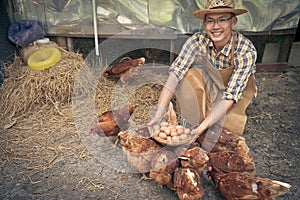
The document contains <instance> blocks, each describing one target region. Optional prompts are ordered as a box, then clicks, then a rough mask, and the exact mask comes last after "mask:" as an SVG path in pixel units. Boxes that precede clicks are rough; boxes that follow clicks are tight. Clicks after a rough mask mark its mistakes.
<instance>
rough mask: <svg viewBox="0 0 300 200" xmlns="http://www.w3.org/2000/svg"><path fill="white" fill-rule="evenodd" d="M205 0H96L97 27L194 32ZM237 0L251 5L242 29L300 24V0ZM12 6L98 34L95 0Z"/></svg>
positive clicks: (43, 0)
mask: <svg viewBox="0 0 300 200" xmlns="http://www.w3.org/2000/svg"><path fill="white" fill-rule="evenodd" d="M205 4H206V1H203V0H163V1H160V0H130V1H128V0H96V5H97V19H98V24H99V26H98V29H99V31H98V33H99V34H116V33H119V32H121V31H123V30H128V29H136V28H140V27H145V26H146V27H159V28H162V27H163V28H171V29H173V30H175V31H176V32H178V33H184V34H185V33H193V32H195V31H196V30H199V29H201V28H202V22H201V20H199V19H196V18H194V17H193V15H192V12H193V11H195V10H199V9H203V8H204V7H205ZM235 4H236V7H237V8H245V9H247V10H249V12H248V13H246V14H244V15H241V16H239V21H238V24H237V26H236V29H238V30H242V31H254V32H255V31H270V30H280V29H292V28H297V25H298V20H299V17H300V1H299V0H281V1H278V0H236V1H235ZM7 8H8V13H9V15H10V19H11V22H12V23H13V22H16V21H19V20H39V21H40V22H41V23H42V24H43V25H44V28H45V30H46V32H47V33H48V34H78V35H88V34H93V22H92V21H93V19H92V1H91V0H11V1H9V3H8V7H7Z"/></svg>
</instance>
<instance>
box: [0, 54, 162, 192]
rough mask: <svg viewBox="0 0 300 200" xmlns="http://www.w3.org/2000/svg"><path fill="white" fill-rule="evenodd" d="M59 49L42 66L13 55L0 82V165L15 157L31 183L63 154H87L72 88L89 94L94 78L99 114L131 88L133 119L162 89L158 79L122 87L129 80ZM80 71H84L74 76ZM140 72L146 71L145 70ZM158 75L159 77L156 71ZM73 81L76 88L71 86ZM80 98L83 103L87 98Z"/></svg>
mask: <svg viewBox="0 0 300 200" xmlns="http://www.w3.org/2000/svg"><path fill="white" fill-rule="evenodd" d="M60 50H61V53H62V59H61V60H60V61H59V62H58V63H56V64H55V65H54V66H52V67H51V68H48V69H45V70H42V71H34V70H31V69H30V68H29V67H28V66H27V65H26V64H24V63H23V62H22V61H21V59H20V58H19V57H16V58H15V61H14V63H12V64H11V65H9V66H8V67H7V69H6V70H5V80H4V83H3V85H2V86H1V87H0V109H1V116H0V166H1V167H2V166H4V165H9V164H10V163H17V164H18V171H17V172H16V173H17V174H18V175H19V176H20V177H22V178H25V179H28V180H29V181H30V183H32V184H36V183H40V182H42V181H44V179H43V178H41V176H39V174H40V173H41V172H43V171H45V170H49V169H50V168H52V167H53V166H55V165H57V163H59V162H60V161H62V160H68V159H70V157H73V158H75V159H78V160H85V159H86V158H87V157H89V154H88V153H87V152H86V147H85V146H84V144H82V142H81V139H80V137H79V135H78V130H77V128H76V126H75V122H74V116H73V115H74V112H73V110H72V106H73V105H72V98H74V93H75V96H76V95H78V96H85V95H86V94H89V92H90V91H88V90H89V89H90V88H91V86H89V84H90V83H91V82H95V85H96V88H95V91H94V94H93V95H94V96H92V98H93V101H94V103H95V108H94V109H95V110H96V112H97V114H101V113H102V112H104V111H107V110H110V109H111V108H112V105H113V104H114V103H116V102H117V103H118V102H123V100H124V99H128V94H129V95H130V97H129V102H134V103H137V104H139V106H138V108H137V109H136V111H135V112H134V113H133V116H132V118H133V120H134V121H136V122H137V123H139V124H145V123H146V122H148V121H149V120H150V118H149V117H150V116H149V110H150V109H151V106H152V105H155V104H156V103H157V100H158V96H159V94H160V91H161V89H162V85H160V84H156V83H147V84H142V83H141V86H140V87H138V88H133V89H132V90H130V89H129V90H128V92H127V93H124V88H127V86H123V85H118V84H117V81H118V80H116V79H106V78H99V77H98V78H97V77H94V76H92V75H91V74H92V73H93V71H92V69H90V68H89V67H88V66H87V65H84V60H83V58H82V55H81V54H77V53H74V52H68V51H66V50H64V49H60ZM79 71H83V75H84V76H86V77H84V78H83V79H79V80H78V72H79ZM143 74H144V75H143V76H147V72H145V73H143ZM149 74H150V76H152V73H151V72H149ZM91 78H92V79H91ZM93 78H95V79H93ZM157 78H158V79H162V80H163V78H162V77H160V76H159V75H158V76H157ZM142 79H143V78H142ZM75 82H76V84H77V86H78V88H79V90H80V91H74V84H75ZM128 87H129V88H130V85H129V86H128ZM112 88H113V89H112ZM113 97H114V98H113ZM80 103H81V104H82V105H84V104H86V102H85V101H82V102H80ZM83 108H84V107H83ZM83 112H87V113H88V112H91V111H90V110H83ZM89 184H90V185H94V184H92V183H91V182H89ZM88 189H90V188H89V187H88ZM105 189H107V188H105Z"/></svg>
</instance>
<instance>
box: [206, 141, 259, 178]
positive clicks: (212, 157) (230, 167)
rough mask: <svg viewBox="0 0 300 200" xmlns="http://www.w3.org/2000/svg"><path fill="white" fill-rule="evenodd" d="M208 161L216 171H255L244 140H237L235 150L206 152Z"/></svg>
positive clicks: (249, 172)
mask: <svg viewBox="0 0 300 200" xmlns="http://www.w3.org/2000/svg"><path fill="white" fill-rule="evenodd" d="M208 157H209V162H210V164H211V165H212V167H213V169H214V170H215V171H216V172H218V173H228V172H242V173H248V174H254V173H255V163H254V160H253V157H252V155H251V153H250V149H249V147H248V146H247V145H246V142H245V141H244V140H240V141H238V144H237V147H236V150H235V151H218V152H211V153H209V154H208Z"/></svg>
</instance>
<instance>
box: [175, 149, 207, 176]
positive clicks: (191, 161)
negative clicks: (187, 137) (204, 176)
mask: <svg viewBox="0 0 300 200" xmlns="http://www.w3.org/2000/svg"><path fill="white" fill-rule="evenodd" d="M179 158H180V164H181V166H182V167H193V168H195V169H197V170H198V172H199V173H201V172H202V171H203V169H204V168H205V167H206V163H207V161H208V156H207V154H206V152H205V151H204V150H203V149H201V148H200V147H197V146H191V147H190V148H188V149H187V150H186V151H185V152H183V154H182V155H181V156H180V157H179Z"/></svg>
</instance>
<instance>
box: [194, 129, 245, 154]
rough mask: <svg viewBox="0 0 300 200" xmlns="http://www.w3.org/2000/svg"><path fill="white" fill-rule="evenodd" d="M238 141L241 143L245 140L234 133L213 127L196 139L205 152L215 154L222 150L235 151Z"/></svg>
mask: <svg viewBox="0 0 300 200" xmlns="http://www.w3.org/2000/svg"><path fill="white" fill-rule="evenodd" d="M240 140H242V141H243V140H245V138H244V137H242V136H239V135H237V134H236V133H234V132H231V131H229V130H226V129H224V128H222V127H219V126H217V125H214V126H213V127H211V128H209V129H208V130H207V131H206V132H204V133H203V134H201V135H200V136H199V137H198V139H197V142H198V143H199V144H200V145H201V147H202V148H203V149H204V150H205V151H207V152H217V151H224V150H228V151H235V149H236V147H237V144H238V142H239V141H240Z"/></svg>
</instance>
